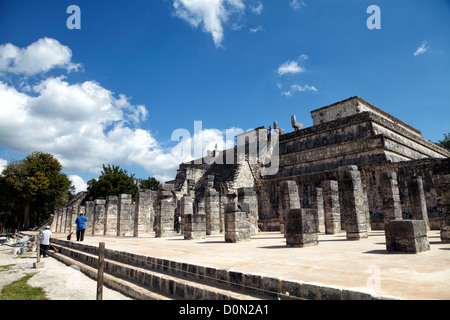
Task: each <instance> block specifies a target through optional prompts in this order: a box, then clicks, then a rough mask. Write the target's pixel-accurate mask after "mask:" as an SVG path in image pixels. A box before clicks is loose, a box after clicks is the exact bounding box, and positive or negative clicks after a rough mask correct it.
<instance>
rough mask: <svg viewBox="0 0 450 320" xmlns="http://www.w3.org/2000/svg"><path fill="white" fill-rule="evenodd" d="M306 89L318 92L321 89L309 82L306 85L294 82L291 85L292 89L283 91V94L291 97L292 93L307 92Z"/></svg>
mask: <svg viewBox="0 0 450 320" xmlns="http://www.w3.org/2000/svg"><path fill="white" fill-rule="evenodd" d="M305 91H313V92H317V91H319V90H317V88H316V87H315V86H310V85H308V84H306V85H304V86H301V85H299V84H293V85H291V90H289V91H283V92H282V93H281V94H282V95H283V96H287V97H291V96H292V94H293V93H295V92H305Z"/></svg>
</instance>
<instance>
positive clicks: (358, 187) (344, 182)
mask: <svg viewBox="0 0 450 320" xmlns="http://www.w3.org/2000/svg"><path fill="white" fill-rule="evenodd" d="M338 173H339V189H340V192H341V194H342V205H343V210H344V219H345V231H346V233H347V239H349V240H359V239H364V238H367V220H366V211H367V209H366V207H365V205H366V202H365V201H364V193H363V186H362V183H361V176H360V173H359V171H358V167H357V166H345V167H340V168H339V169H338Z"/></svg>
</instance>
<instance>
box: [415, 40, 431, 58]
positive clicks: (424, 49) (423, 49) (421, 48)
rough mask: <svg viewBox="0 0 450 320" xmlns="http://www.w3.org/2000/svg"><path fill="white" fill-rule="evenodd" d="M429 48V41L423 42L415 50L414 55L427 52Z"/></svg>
mask: <svg viewBox="0 0 450 320" xmlns="http://www.w3.org/2000/svg"><path fill="white" fill-rule="evenodd" d="M428 48H429V46H428V43H427V42H426V41H424V42H422V45H420V46H419V47H418V48H417V49H416V51H415V52H414V56H418V55H420V54H423V53H425V52H427V50H428Z"/></svg>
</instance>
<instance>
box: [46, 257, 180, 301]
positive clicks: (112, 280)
mask: <svg viewBox="0 0 450 320" xmlns="http://www.w3.org/2000/svg"><path fill="white" fill-rule="evenodd" d="M48 254H49V255H50V256H52V257H54V258H55V259H57V260H59V261H61V262H63V263H65V264H67V265H68V266H76V267H78V268H79V269H80V271H81V272H83V273H84V274H86V275H87V276H89V277H91V278H93V279H97V273H98V270H97V268H93V267H91V266H89V265H87V264H85V263H83V262H81V261H79V260H75V259H72V258H70V257H68V256H66V255H64V254H62V253H55V252H52V251H49V252H48ZM103 283H104V285H106V286H108V287H109V288H112V289H114V290H117V291H119V292H121V293H123V294H125V295H127V296H129V297H131V298H133V299H137V300H172V299H173V298H171V297H168V296H165V295H161V294H158V293H156V292H152V291H150V290H147V289H145V288H143V287H141V286H138V285H136V284H134V283H132V282H130V281H126V280H124V279H120V278H117V277H114V276H112V275H110V274H107V273H105V274H104V275H103Z"/></svg>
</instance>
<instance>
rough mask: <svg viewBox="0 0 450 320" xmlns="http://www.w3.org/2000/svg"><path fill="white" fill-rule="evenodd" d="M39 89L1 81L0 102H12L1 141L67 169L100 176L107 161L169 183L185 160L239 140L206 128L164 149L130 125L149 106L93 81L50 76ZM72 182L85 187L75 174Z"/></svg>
mask: <svg viewBox="0 0 450 320" xmlns="http://www.w3.org/2000/svg"><path fill="white" fill-rule="evenodd" d="M33 90H34V91H33V95H31V94H30V95H28V93H23V92H19V91H18V90H17V89H16V88H14V87H12V86H10V85H8V84H6V83H3V82H1V81H0V105H2V106H3V105H7V106H8V108H0V145H3V146H5V147H7V148H8V149H10V150H14V151H15V152H20V153H23V154H27V153H31V152H33V151H36V150H39V151H43V152H49V153H51V154H53V155H54V156H55V157H56V158H57V159H58V160H59V161H60V162H61V164H62V166H63V167H64V170H65V171H69V172H88V173H91V174H99V173H100V171H101V169H102V165H103V164H115V165H138V166H140V167H142V168H144V169H145V170H146V171H147V172H148V173H149V174H151V175H152V176H155V178H157V179H158V180H160V181H166V180H170V179H173V178H174V174H175V173H176V169H177V168H178V166H179V164H180V163H182V162H185V161H190V160H193V159H195V158H196V157H202V156H205V155H206V154H207V151H208V150H213V149H214V147H215V144H217V145H218V148H219V149H220V150H222V149H224V148H225V147H227V146H228V147H229V145H230V143H234V139H233V138H234V136H232V137H231V138H229V141H228V140H227V139H226V138H225V134H224V133H222V132H221V131H219V130H215V129H202V130H201V131H200V132H198V133H196V134H195V135H193V137H192V138H190V139H187V140H183V141H180V142H179V143H176V142H175V143H174V146H173V147H172V148H164V147H162V146H161V144H160V143H159V142H158V141H157V140H156V139H155V138H154V137H153V136H152V133H151V132H150V131H149V130H145V129H141V128H135V127H132V126H130V125H129V124H130V123H134V124H139V122H140V121H142V120H143V118H144V117H145V116H146V115H147V110H146V108H145V106H135V105H133V104H131V103H130V101H129V100H128V99H127V98H126V97H125V96H123V95H120V96H119V97H118V98H117V97H116V96H115V95H114V94H113V93H112V92H111V91H109V90H107V89H105V88H103V87H101V86H100V85H99V84H97V83H95V82H92V81H87V82H84V83H81V84H80V83H78V84H69V83H68V82H67V81H66V80H65V79H64V78H63V77H59V78H48V79H46V80H43V81H42V82H41V83H39V84H38V85H36V86H34V88H33ZM193 146H200V151H199V153H194V152H192V150H193ZM183 149H184V150H187V151H186V152H184V153H183V152H182V151H183ZM2 164H3V162H0V165H2ZM72 180H73V181H74V184H75V182H77V183H78V182H80V185H81V181H80V180H79V179H78V178H76V177H75V176H74V179H72ZM77 190H81V189H78V188H77Z"/></svg>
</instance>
